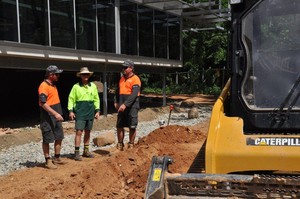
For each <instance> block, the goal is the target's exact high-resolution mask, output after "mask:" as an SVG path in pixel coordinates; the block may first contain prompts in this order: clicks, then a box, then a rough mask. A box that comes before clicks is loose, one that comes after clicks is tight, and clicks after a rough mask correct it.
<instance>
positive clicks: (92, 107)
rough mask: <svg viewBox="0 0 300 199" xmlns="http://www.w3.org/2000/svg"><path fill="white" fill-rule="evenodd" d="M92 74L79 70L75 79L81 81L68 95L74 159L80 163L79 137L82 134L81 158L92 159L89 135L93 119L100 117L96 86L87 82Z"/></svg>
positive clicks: (86, 69)
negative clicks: (72, 123) (73, 122)
mask: <svg viewBox="0 0 300 199" xmlns="http://www.w3.org/2000/svg"><path fill="white" fill-rule="evenodd" d="M92 75H93V72H91V71H89V69H88V68H87V67H83V68H81V69H80V72H78V73H77V77H80V78H81V81H80V82H78V83H76V84H75V85H74V86H73V87H72V90H71V92H70V94H69V100H68V110H69V118H70V119H71V120H74V119H75V129H76V136H75V157H74V159H75V160H76V161H81V160H82V158H81V157H80V153H79V151H80V150H79V149H80V143H81V135H82V133H83V132H84V137H83V142H84V150H83V155H82V156H83V157H87V158H93V157H94V155H93V154H92V153H91V152H90V151H89V143H90V133H91V130H92V127H93V123H94V118H95V119H98V118H99V116H100V100H99V95H98V89H97V86H96V85H95V84H94V83H93V82H89V78H90V77H91V76H92Z"/></svg>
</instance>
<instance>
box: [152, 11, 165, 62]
mask: <svg viewBox="0 0 300 199" xmlns="http://www.w3.org/2000/svg"><path fill="white" fill-rule="evenodd" d="M167 18H168V16H167V14H166V13H164V12H161V11H156V10H155V12H154V24H155V34H154V35H155V57H158V58H167V41H168V38H167V30H168V29H167V28H168V26H167V25H168V21H167Z"/></svg>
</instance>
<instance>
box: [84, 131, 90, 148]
mask: <svg viewBox="0 0 300 199" xmlns="http://www.w3.org/2000/svg"><path fill="white" fill-rule="evenodd" d="M90 137H91V131H90V130H85V131H84V137H83V143H84V145H89V144H90Z"/></svg>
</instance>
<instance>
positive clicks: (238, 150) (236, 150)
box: [205, 85, 300, 174]
mask: <svg viewBox="0 0 300 199" xmlns="http://www.w3.org/2000/svg"><path fill="white" fill-rule="evenodd" d="M228 91H229V85H227V86H226V87H225V88H224V90H223V92H222V95H221V96H220V98H219V99H218V100H217V101H216V103H215V105H214V108H213V111H212V117H211V121H210V127H209V132H208V138H207V145H206V162H205V166H206V173H212V174H225V173H233V172H243V171H259V170H260V171H264V170H270V171H277V170H280V171H288V172H292V171H300V146H265V145H256V146H253V145H247V143H246V140H247V138H253V137H254V138H259V137H268V138H272V137H274V138H278V135H277V136H275V135H267V136H266V135H259V136H256V135H255V136H250V135H244V134H243V120H242V119H241V118H238V117H227V116H225V115H224V107H223V100H224V99H225V97H226V96H225V95H224V94H225V93H228ZM284 138H300V136H298V135H297V136H295V135H293V136H292V135H289V136H286V135H284ZM279 139H280V138H279Z"/></svg>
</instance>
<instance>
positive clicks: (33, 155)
mask: <svg viewBox="0 0 300 199" xmlns="http://www.w3.org/2000/svg"><path fill="white" fill-rule="evenodd" d="M198 110H199V117H198V118H195V119H188V114H187V113H172V115H171V119H170V125H175V124H176V125H180V126H193V125H195V124H198V123H201V122H203V121H205V120H207V119H208V118H209V117H210V113H211V107H210V106H201V107H199V108H198ZM168 117H169V114H164V115H161V116H159V119H158V120H153V121H150V122H139V125H138V129H137V131H138V134H137V138H136V140H138V139H139V138H141V137H144V136H147V135H148V134H149V133H150V132H152V131H154V130H155V129H157V128H159V127H160V126H159V123H158V121H159V120H164V121H165V122H167V121H168ZM112 130H114V131H116V129H111V130H109V131H110V132H111V131H112ZM105 132H107V130H105V131H95V132H93V133H92V134H91V143H90V146H91V150H92V151H94V150H97V149H105V148H109V147H115V145H110V146H106V147H97V146H94V145H93V143H92V140H93V138H94V137H97V136H98V135H100V134H103V133H105ZM74 136H75V135H66V136H65V139H64V140H63V146H62V150H61V154H62V156H63V157H72V155H73V153H74ZM126 142H128V133H126V135H125V143H126ZM81 150H83V149H82V147H81ZM50 151H51V152H52V151H53V144H51V145H50ZM44 161H45V159H44V155H43V153H42V148H41V142H30V143H27V144H24V145H19V146H15V147H10V148H8V149H5V150H3V151H0V176H1V175H7V174H8V173H9V172H11V171H15V170H19V169H23V168H28V167H35V166H37V165H40V164H42V163H44Z"/></svg>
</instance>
